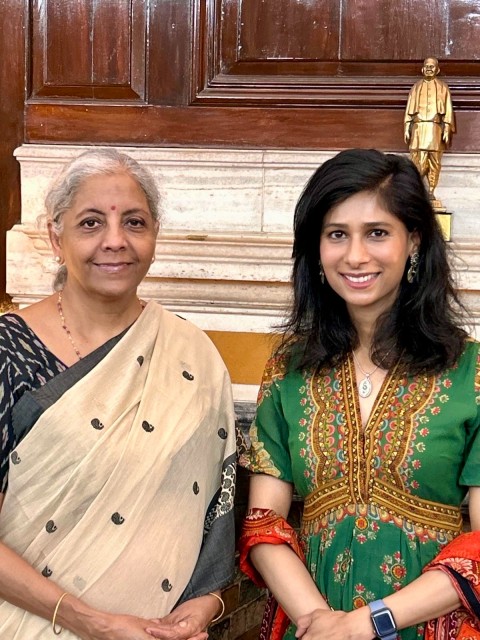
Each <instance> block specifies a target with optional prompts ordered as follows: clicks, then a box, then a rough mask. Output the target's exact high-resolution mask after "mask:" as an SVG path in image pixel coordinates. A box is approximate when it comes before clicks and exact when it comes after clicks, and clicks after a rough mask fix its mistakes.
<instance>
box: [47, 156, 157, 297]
mask: <svg viewBox="0 0 480 640" xmlns="http://www.w3.org/2000/svg"><path fill="white" fill-rule="evenodd" d="M116 173H127V174H128V175H129V176H130V177H131V178H133V180H135V182H136V183H137V184H138V186H139V187H140V189H141V190H142V191H143V193H144V194H145V198H146V200H147V204H148V208H149V209H150V213H151V214H152V218H153V219H154V220H155V221H157V222H160V221H161V211H160V204H159V203H160V193H159V190H158V187H157V185H156V183H155V178H154V177H153V175H152V173H151V172H150V171H149V170H148V169H147V168H146V167H144V166H142V165H140V164H139V163H138V162H137V161H136V160H134V159H133V158H132V157H130V156H129V155H127V154H126V153H121V152H120V151H117V150H116V149H113V148H107V149H89V150H88V151H84V152H83V153H81V154H80V155H79V156H77V157H76V158H74V159H73V160H72V161H71V162H69V163H68V164H67V165H65V167H64V168H63V169H62V172H61V173H60V175H59V176H58V178H57V179H56V180H55V181H54V182H53V184H52V186H51V187H50V189H49V191H48V192H47V196H46V198H45V208H46V211H47V215H46V220H47V222H49V221H51V222H52V224H53V228H54V229H55V232H56V233H57V234H61V232H62V226H63V225H62V217H63V214H64V213H65V212H66V211H68V209H70V207H71V206H72V204H73V201H74V199H75V197H76V195H77V193H78V191H79V189H80V187H81V185H82V183H83V182H84V181H85V180H86V179H87V178H92V177H95V176H101V175H105V176H107V175H113V174H116ZM66 279H67V269H66V267H65V265H62V266H61V267H60V268H59V269H58V272H57V275H56V277H55V281H54V288H55V290H56V291H58V290H59V289H62V288H63V286H64V284H65V282H66Z"/></svg>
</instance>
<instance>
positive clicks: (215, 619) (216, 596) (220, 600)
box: [208, 591, 225, 624]
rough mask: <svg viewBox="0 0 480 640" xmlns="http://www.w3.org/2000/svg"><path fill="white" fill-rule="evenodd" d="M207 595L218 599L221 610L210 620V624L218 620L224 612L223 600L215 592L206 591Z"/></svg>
mask: <svg viewBox="0 0 480 640" xmlns="http://www.w3.org/2000/svg"><path fill="white" fill-rule="evenodd" d="M208 595H209V596H213V597H214V598H216V599H217V600H219V602H220V604H221V605H222V610H221V611H220V613H219V614H218V616H216V617H215V618H214V619H213V620H210V624H213V623H214V622H217V621H218V620H220V618H221V617H222V616H223V614H224V613H225V602H224V601H223V600H222V598H221V597H220V596H219V595H218V594H217V593H213V592H212V591H209V592H208Z"/></svg>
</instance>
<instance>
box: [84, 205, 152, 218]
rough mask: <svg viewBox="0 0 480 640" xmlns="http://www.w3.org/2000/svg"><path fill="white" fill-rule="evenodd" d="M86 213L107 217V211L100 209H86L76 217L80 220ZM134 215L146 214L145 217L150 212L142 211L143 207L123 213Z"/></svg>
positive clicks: (123, 214)
mask: <svg viewBox="0 0 480 640" xmlns="http://www.w3.org/2000/svg"><path fill="white" fill-rule="evenodd" d="M86 213H96V214H97V215H99V216H104V217H105V216H106V215H107V214H106V213H105V211H101V210H100V209H96V208H95V207H86V208H85V209H82V210H81V211H79V212H78V213H77V215H76V217H77V218H78V217H80V216H83V215H85V214H86ZM132 213H144V214H145V215H149V212H148V211H146V210H145V209H142V208H141V207H133V209H127V210H126V211H123V212H122V216H128V215H130V214H132Z"/></svg>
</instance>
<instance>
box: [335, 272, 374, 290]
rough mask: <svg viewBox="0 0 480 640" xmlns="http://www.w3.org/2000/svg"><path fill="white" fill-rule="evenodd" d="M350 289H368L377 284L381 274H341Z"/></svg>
mask: <svg viewBox="0 0 480 640" xmlns="http://www.w3.org/2000/svg"><path fill="white" fill-rule="evenodd" d="M340 275H341V276H342V278H343V279H344V281H345V282H346V283H347V284H348V286H349V287H352V288H354V289H366V288H367V287H369V286H370V285H371V284H372V283H373V282H376V280H377V278H378V276H379V273H378V272H376V273H342V274H340Z"/></svg>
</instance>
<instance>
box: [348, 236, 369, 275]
mask: <svg viewBox="0 0 480 640" xmlns="http://www.w3.org/2000/svg"><path fill="white" fill-rule="evenodd" d="M369 259H370V256H369V254H368V250H367V247H366V245H365V242H364V241H363V239H362V238H357V237H355V236H353V237H352V238H350V241H349V243H348V246H347V250H346V253H345V262H346V263H347V264H348V265H349V266H351V267H353V268H358V267H359V266H360V265H362V264H365V263H366V262H368V261H369Z"/></svg>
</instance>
